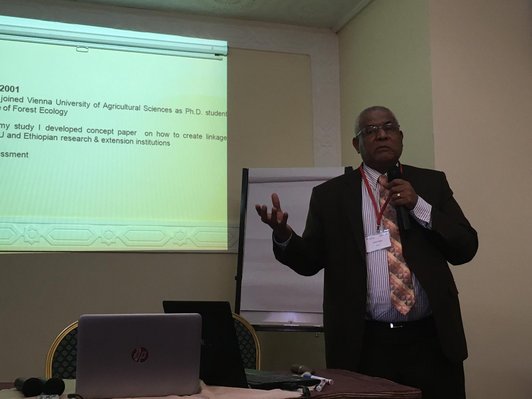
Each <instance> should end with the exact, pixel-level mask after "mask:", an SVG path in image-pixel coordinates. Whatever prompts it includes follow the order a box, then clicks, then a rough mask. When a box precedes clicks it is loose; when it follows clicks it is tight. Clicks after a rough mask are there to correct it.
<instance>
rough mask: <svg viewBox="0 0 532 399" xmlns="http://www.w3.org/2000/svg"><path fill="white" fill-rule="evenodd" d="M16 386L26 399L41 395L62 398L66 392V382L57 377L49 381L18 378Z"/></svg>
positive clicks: (34, 378)
mask: <svg viewBox="0 0 532 399" xmlns="http://www.w3.org/2000/svg"><path fill="white" fill-rule="evenodd" d="M14 385H15V388H16V389H17V391H20V392H22V394H23V395H24V396H25V397H26V398H28V397H30V396H38V395H40V394H45V395H57V396H60V395H61V394H62V393H63V392H64V391H65V383H64V381H63V380H62V379H61V378H56V377H52V378H50V379H48V380H43V379H41V378H36V377H31V378H17V379H16V380H15V384H14Z"/></svg>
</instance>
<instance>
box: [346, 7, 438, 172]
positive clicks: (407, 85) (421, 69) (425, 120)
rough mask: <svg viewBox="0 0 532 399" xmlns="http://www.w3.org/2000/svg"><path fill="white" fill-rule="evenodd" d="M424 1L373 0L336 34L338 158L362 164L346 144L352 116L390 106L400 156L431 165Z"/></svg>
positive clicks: (353, 118) (350, 136)
mask: <svg viewBox="0 0 532 399" xmlns="http://www.w3.org/2000/svg"><path fill="white" fill-rule="evenodd" d="M427 19H428V5H427V4H426V2H425V1H424V0H414V1H413V0H408V1H373V2H372V3H370V4H369V6H367V7H366V8H365V9H364V10H362V12H361V13H360V14H359V15H357V16H356V17H355V19H354V20H353V21H352V22H351V23H350V24H348V25H347V26H346V27H345V28H344V29H342V31H341V32H340V34H339V48H340V78H341V80H340V82H341V110H342V112H341V121H342V162H343V164H344V165H351V164H353V163H354V164H356V165H358V164H359V163H360V162H361V159H360V157H359V156H358V155H357V154H356V153H355V150H354V148H353V146H352V144H351V141H352V138H353V129H354V124H355V118H356V116H357V114H358V113H359V112H360V111H361V110H363V109H364V108H366V107H368V106H371V105H386V106H388V107H390V108H391V109H393V110H394V112H395V113H396V116H397V118H398V119H399V122H400V124H401V128H402V130H403V132H404V134H405V138H404V143H405V148H404V153H403V157H402V160H403V162H404V163H410V164H414V165H419V166H423V167H433V166H434V153H433V136H432V112H431V109H432V101H431V81H430V51H429V38H428V20H427Z"/></svg>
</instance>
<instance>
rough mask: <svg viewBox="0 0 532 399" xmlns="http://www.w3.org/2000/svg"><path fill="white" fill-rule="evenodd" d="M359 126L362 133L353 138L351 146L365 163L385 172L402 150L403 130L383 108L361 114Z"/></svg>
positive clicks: (394, 162) (393, 163)
mask: <svg viewBox="0 0 532 399" xmlns="http://www.w3.org/2000/svg"><path fill="white" fill-rule="evenodd" d="M375 126H376V127H378V128H374V127H375ZM360 128H361V129H362V130H363V133H361V134H360V135H359V136H358V137H355V138H353V146H354V147H355V148H356V150H357V151H358V152H359V153H360V155H361V156H362V160H363V161H364V163H365V164H366V165H368V166H369V167H371V168H373V169H375V170H378V171H379V172H382V173H384V172H386V171H387V170H388V169H389V168H390V167H392V166H393V165H395V164H396V163H397V161H398V160H399V157H400V156H401V153H402V152H403V132H402V131H401V130H400V129H399V125H398V124H397V121H396V119H395V117H394V115H393V114H392V113H391V112H389V111H384V110H374V111H369V112H367V113H366V114H363V115H362V116H361V118H360ZM364 128H365V129H364ZM372 130H373V131H372Z"/></svg>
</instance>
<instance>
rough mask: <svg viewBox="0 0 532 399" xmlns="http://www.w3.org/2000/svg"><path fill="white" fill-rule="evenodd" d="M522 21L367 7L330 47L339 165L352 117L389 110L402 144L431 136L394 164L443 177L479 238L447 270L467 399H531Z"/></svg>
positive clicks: (477, 5)
mask: <svg viewBox="0 0 532 399" xmlns="http://www.w3.org/2000/svg"><path fill="white" fill-rule="evenodd" d="M531 17H532V9H531V3H530V1H527V0H511V1H504V2H501V1H498V0H467V1H463V0H446V1H441V0H403V1H400V2H399V1H389V0H374V1H373V2H372V3H370V5H369V6H368V7H367V8H366V9H365V10H364V12H363V13H361V14H360V15H359V16H357V17H356V18H355V19H354V20H353V21H351V23H350V24H349V25H348V26H347V27H346V28H345V29H343V30H342V31H341V33H340V36H339V37H340V60H341V62H340V65H341V87H342V116H341V118H342V144H343V150H342V151H343V152H342V159H343V160H344V162H345V161H346V160H347V159H349V157H351V152H350V151H351V149H350V148H348V147H346V145H347V144H348V143H349V142H350V140H351V137H352V136H351V134H352V133H351V129H352V128H351V126H352V121H351V120H352V118H353V113H354V112H355V111H354V110H359V109H360V108H362V107H364V106H366V105H369V104H371V103H375V102H378V103H384V104H387V105H390V106H391V107H392V108H393V109H394V110H399V111H397V114H398V116H399V117H400V119H401V122H402V124H403V126H404V125H405V123H404V120H405V118H406V120H407V121H408V125H409V128H408V129H405V130H406V131H405V134H406V138H407V139H409V136H408V135H409V134H410V132H411V130H412V129H419V130H417V131H416V133H418V134H425V135H427V136H430V137H425V138H424V141H420V142H419V143H420V145H419V146H415V147H414V148H412V142H411V141H409V140H407V141H405V146H406V147H407V148H410V149H411V152H407V151H405V154H404V157H403V158H404V161H405V162H411V163H416V164H421V165H423V164H424V165H427V166H431V162H434V166H435V167H436V168H437V169H441V170H444V171H445V172H446V173H447V176H448V179H449V181H450V183H451V186H452V187H453V190H454V191H455V196H456V198H457V199H458V201H459V202H460V204H461V205H462V208H463V209H464V211H465V212H466V214H467V215H468V217H469V219H470V221H471V222H472V224H473V225H474V226H475V227H476V229H477V230H478V233H479V239H480V249H479V252H478V254H477V256H476V258H475V259H474V260H473V261H472V262H471V263H469V264H468V265H465V266H460V267H456V268H453V273H454V276H455V278H456V281H457V284H458V287H459V290H460V298H461V303H462V310H463V316H464V320H465V327H466V334H467V336H468V343H469V352H470V357H469V359H468V360H467V361H466V362H465V366H466V379H467V394H468V398H470V399H485V398H493V399H498V398H519V399H525V398H530V397H532V383H531V382H530V374H531V372H532V340H531V339H530V337H531V336H532V307H531V306H530V303H529V302H530V300H529V299H528V293H529V292H530V281H532V268H531V267H530V265H529V264H530V261H529V259H530V256H528V255H527V252H526V251H527V248H528V247H529V246H530V244H529V241H530V240H529V237H530V231H529V230H530V229H529V228H528V226H527V222H528V221H530V220H532V211H531V208H530V207H529V206H528V203H529V199H530V198H532V188H531V187H532V185H531V184H530V174H531V172H532V157H531V154H532V139H531V134H530V128H529V126H531V125H532V112H531V107H532V24H531V20H532V19H531ZM377 21H379V22H380V23H378V22H377ZM414 49H416V50H415V51H414ZM409 50H411V51H409ZM388 53H391V54H393V56H392V59H391V60H390V62H387V63H386V57H385V54H388ZM368 54H369V55H368ZM368 57H369V59H370V60H372V61H373V62H364V60H365V59H368ZM375 68H377V70H375ZM405 69H408V70H409V71H417V72H416V73H415V75H413V76H412V75H403V74H402V73H401V72H400V71H404V70H405ZM394 77H395V78H394ZM416 83H417V84H416ZM420 86H423V87H420ZM346 125H348V126H346ZM432 136H433V140H434V150H432V145H431V140H432ZM421 143H422V144H421ZM425 151H426V152H427V154H426V156H423V157H422V156H418V155H416V154H415V153H417V152H425ZM432 157H434V158H432Z"/></svg>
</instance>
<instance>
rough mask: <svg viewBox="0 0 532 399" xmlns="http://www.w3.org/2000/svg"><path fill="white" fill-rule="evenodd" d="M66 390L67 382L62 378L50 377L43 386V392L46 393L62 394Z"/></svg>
mask: <svg viewBox="0 0 532 399" xmlns="http://www.w3.org/2000/svg"><path fill="white" fill-rule="evenodd" d="M63 392H65V382H64V381H63V380H62V379H61V378H57V377H52V378H49V379H48V380H47V381H46V382H45V383H44V386H43V389H42V393H43V394H45V395H57V396H61V395H62V393H63Z"/></svg>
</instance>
